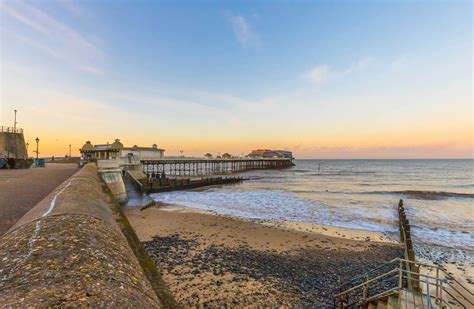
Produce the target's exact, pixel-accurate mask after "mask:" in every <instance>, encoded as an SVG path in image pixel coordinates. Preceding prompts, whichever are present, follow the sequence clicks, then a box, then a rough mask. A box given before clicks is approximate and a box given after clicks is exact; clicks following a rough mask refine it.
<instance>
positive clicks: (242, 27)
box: [229, 15, 263, 50]
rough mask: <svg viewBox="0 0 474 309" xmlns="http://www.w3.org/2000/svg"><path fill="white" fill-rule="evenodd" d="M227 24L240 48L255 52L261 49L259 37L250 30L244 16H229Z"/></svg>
mask: <svg viewBox="0 0 474 309" xmlns="http://www.w3.org/2000/svg"><path fill="white" fill-rule="evenodd" d="M229 22H230V24H231V25H232V29H233V30H234V35H235V37H236V39H237V41H238V42H239V44H240V46H242V47H243V48H252V49H255V50H261V49H263V43H262V40H261V39H260V36H259V35H258V34H257V33H256V32H255V31H254V30H253V29H252V27H251V25H250V23H249V21H248V20H247V19H246V18H245V17H244V16H242V15H235V16H230V17H229Z"/></svg>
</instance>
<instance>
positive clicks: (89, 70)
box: [78, 66, 104, 74]
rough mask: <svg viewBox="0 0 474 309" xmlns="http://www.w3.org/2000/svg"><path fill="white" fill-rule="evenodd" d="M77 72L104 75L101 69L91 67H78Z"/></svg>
mask: <svg viewBox="0 0 474 309" xmlns="http://www.w3.org/2000/svg"><path fill="white" fill-rule="evenodd" d="M78 69H79V70H81V71H83V72H87V73H93V74H102V73H104V72H103V71H102V70H101V69H99V68H97V67H92V66H80V67H78Z"/></svg>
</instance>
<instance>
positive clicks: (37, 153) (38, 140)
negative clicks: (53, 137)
mask: <svg viewBox="0 0 474 309" xmlns="http://www.w3.org/2000/svg"><path fill="white" fill-rule="evenodd" d="M35 141H36V161H38V155H39V152H38V144H39V142H40V139H39V138H36V139H35Z"/></svg>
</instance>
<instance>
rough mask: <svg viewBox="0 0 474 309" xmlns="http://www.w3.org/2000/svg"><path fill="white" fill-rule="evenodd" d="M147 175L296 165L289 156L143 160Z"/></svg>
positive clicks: (194, 173) (187, 174) (211, 172)
mask: <svg viewBox="0 0 474 309" xmlns="http://www.w3.org/2000/svg"><path fill="white" fill-rule="evenodd" d="M141 163H142V164H143V172H144V173H145V174H147V175H153V176H155V175H166V176H199V175H212V174H223V173H234V172H242V171H246V170H257V169H277V168H286V167H291V166H294V164H293V161H292V159H287V158H268V159H250V158H232V159H189V158H182V159H159V160H141Z"/></svg>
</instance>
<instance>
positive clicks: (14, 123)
mask: <svg viewBox="0 0 474 309" xmlns="http://www.w3.org/2000/svg"><path fill="white" fill-rule="evenodd" d="M16 112H17V110H16V109H15V121H14V122H13V133H16V124H17V122H16Z"/></svg>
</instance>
